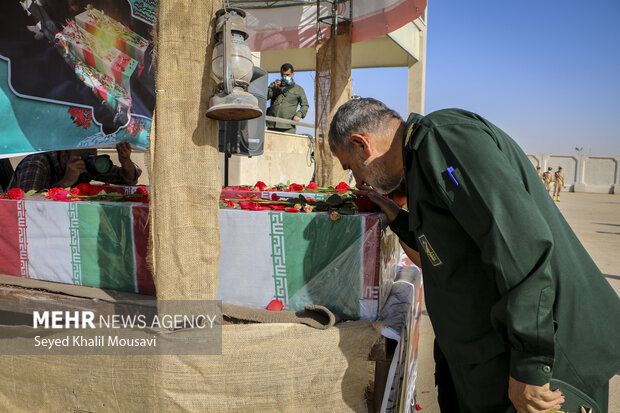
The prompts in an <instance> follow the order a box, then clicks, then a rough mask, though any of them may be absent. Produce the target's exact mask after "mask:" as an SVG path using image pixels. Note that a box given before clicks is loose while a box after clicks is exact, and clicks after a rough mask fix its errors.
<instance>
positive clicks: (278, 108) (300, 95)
mask: <svg viewBox="0 0 620 413" xmlns="http://www.w3.org/2000/svg"><path fill="white" fill-rule="evenodd" d="M280 75H281V76H282V77H281V78H280V79H276V81H275V82H273V83H272V84H270V85H269V89H268V92H267V99H271V106H270V107H269V108H268V109H267V115H268V116H275V117H278V118H283V119H291V120H294V121H295V122H299V121H300V120H301V119H302V118H304V117H306V113H308V108H309V105H308V99H306V93H305V92H304V89H303V88H302V87H301V86H299V85H298V84H296V83H295V81H294V80H293V76H295V70H294V69H293V65H291V64H290V63H284V64H283V65H282V67H281V68H280ZM298 107H299V110H298V109H297V108H298ZM267 129H269V130H275V131H278V132H285V133H296V132H297V129H296V127H295V125H291V124H290V123H284V122H271V121H267Z"/></svg>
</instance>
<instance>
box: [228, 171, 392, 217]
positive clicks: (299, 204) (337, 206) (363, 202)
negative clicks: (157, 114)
mask: <svg viewBox="0 0 620 413" xmlns="http://www.w3.org/2000/svg"><path fill="white" fill-rule="evenodd" d="M223 190H238V191H261V192H265V191H271V192H275V191H280V192H294V193H299V195H298V196H296V197H290V198H280V197H279V196H278V195H276V194H275V193H274V194H272V195H271V196H270V197H269V198H268V199H264V198H260V197H259V196H258V194H251V193H250V194H248V195H242V196H239V197H238V198H227V197H224V196H222V197H220V208H223V209H231V208H232V209H243V210H249V211H283V212H290V213H310V212H328V213H330V216H331V218H332V219H333V220H334V221H335V220H337V219H339V218H340V216H341V215H353V214H355V213H358V212H378V211H380V210H379V208H378V207H377V206H376V205H375V204H374V203H373V202H372V201H370V199H369V198H368V197H362V196H357V195H355V194H354V193H353V189H351V187H349V185H347V184H346V183H344V182H341V183H339V184H338V185H336V186H335V187H332V186H330V187H327V188H319V187H318V186H317V185H316V183H314V182H311V183H310V184H308V185H306V186H304V185H300V184H296V183H292V184H289V185H285V184H280V185H275V186H271V187H268V186H267V185H266V184H265V183H264V182H262V181H258V182H257V183H256V184H255V185H254V186H236V187H235V186H233V187H224V188H223ZM318 192H321V193H327V194H330V193H331V195H330V196H329V197H327V198H325V199H321V200H315V199H313V198H312V197H311V195H307V196H304V193H307V194H311V193H318Z"/></svg>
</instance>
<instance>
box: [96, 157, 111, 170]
mask: <svg viewBox="0 0 620 413" xmlns="http://www.w3.org/2000/svg"><path fill="white" fill-rule="evenodd" d="M93 164H94V167H95V170H96V171H97V173H99V174H106V173H108V172H110V169H112V161H110V158H108V157H106V156H97V157H96V158H95V160H94V162H93Z"/></svg>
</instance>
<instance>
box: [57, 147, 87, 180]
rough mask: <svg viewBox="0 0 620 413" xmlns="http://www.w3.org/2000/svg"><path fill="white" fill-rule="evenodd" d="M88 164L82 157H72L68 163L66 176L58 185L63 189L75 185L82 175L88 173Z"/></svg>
mask: <svg viewBox="0 0 620 413" xmlns="http://www.w3.org/2000/svg"><path fill="white" fill-rule="evenodd" d="M86 172H87V171H86V164H85V163H84V161H83V160H82V157H81V156H80V155H72V156H71V158H69V160H68V161H67V167H66V168H65V175H64V176H63V177H62V179H61V180H60V181H58V183H57V185H58V186H60V187H61V188H67V187H69V186H72V185H73V184H75V183H76V182H77V180H78V178H79V177H80V175H81V174H83V173H86Z"/></svg>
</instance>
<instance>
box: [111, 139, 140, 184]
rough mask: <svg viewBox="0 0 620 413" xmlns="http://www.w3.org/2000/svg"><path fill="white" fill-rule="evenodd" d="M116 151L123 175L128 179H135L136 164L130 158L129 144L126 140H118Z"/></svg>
mask: <svg viewBox="0 0 620 413" xmlns="http://www.w3.org/2000/svg"><path fill="white" fill-rule="evenodd" d="M116 152H117V153H118V160H119V161H120V163H121V168H122V169H123V176H124V177H125V179H127V180H129V181H133V180H134V179H136V166H135V165H134V163H133V161H132V160H131V145H130V144H129V142H128V141H122V142H119V143H117V144H116Z"/></svg>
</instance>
